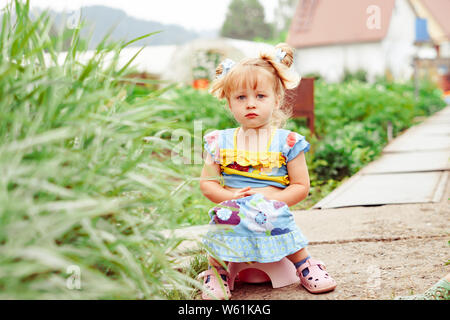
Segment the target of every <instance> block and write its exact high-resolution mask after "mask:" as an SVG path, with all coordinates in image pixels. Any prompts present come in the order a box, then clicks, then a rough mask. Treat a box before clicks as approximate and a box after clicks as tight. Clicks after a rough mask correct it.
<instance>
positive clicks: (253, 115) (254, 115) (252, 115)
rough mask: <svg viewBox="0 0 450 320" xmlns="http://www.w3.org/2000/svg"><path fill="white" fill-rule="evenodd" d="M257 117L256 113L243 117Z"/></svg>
mask: <svg viewBox="0 0 450 320" xmlns="http://www.w3.org/2000/svg"><path fill="white" fill-rule="evenodd" d="M257 116H258V115H257V114H256V113H248V114H246V115H245V117H246V118H254V117H257Z"/></svg>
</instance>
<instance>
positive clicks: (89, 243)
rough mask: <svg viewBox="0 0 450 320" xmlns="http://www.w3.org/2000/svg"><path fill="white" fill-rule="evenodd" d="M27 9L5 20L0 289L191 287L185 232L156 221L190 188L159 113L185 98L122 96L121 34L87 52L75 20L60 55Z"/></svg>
mask: <svg viewBox="0 0 450 320" xmlns="http://www.w3.org/2000/svg"><path fill="white" fill-rule="evenodd" d="M29 10H30V8H29V3H28V2H27V3H22V2H21V1H15V2H14V3H12V4H10V5H8V6H7V7H6V9H4V11H3V12H2V15H3V17H2V24H1V31H0V299H79V298H80V299H161V298H167V293H168V292H171V291H172V290H173V289H174V288H176V289H177V290H178V291H180V292H182V293H183V294H189V292H190V291H191V289H190V288H192V286H194V287H195V286H197V282H196V281H194V280H192V279H191V278H190V277H187V276H185V275H184V274H183V273H181V272H180V268H179V264H178V263H179V262H178V258H179V257H178V255H177V253H176V252H177V247H178V245H179V244H180V242H181V240H182V239H179V238H176V237H172V236H169V237H168V236H167V235H166V236H164V235H163V234H162V232H161V230H163V229H171V228H173V227H174V224H175V223H176V221H177V220H179V219H180V217H179V216H177V215H178V213H179V212H181V208H182V207H183V203H184V201H185V200H186V197H187V194H189V192H190V191H191V189H192V188H193V185H192V183H190V180H188V178H187V177H186V171H181V170H184V169H182V168H180V166H178V167H177V166H167V165H165V164H164V163H162V162H161V160H160V159H161V157H162V156H164V153H163V152H164V150H170V149H171V148H173V142H171V141H170V140H167V139H162V138H160V137H161V134H162V133H163V132H167V131H168V130H171V129H172V128H176V127H177V124H176V121H171V120H170V119H169V120H168V119H164V118H163V117H161V113H162V112H164V111H167V110H173V111H174V112H176V109H177V108H179V107H177V106H176V105H174V104H172V105H167V104H164V102H163V101H164V100H163V98H161V94H162V93H163V91H155V92H153V93H152V94H150V95H147V96H145V97H141V98H139V99H134V100H133V104H132V105H130V104H129V103H128V102H127V99H126V93H127V87H126V85H125V84H124V81H125V78H126V73H127V70H128V66H120V65H118V57H119V54H120V51H121V49H122V48H123V47H124V46H125V45H126V44H124V43H109V42H108V41H107V38H105V40H104V41H103V42H102V43H101V44H100V45H99V46H98V47H97V49H96V50H95V54H94V55H93V56H91V57H90V58H89V59H88V60H83V59H81V58H80V57H81V55H82V52H81V51H80V50H79V48H78V46H77V44H78V43H79V39H80V38H79V29H77V28H75V29H73V30H72V32H71V33H70V35H69V36H70V39H69V40H70V41H71V47H70V51H69V52H67V55H66V56H65V58H64V59H62V60H61V59H59V60H58V56H59V57H60V56H61V55H60V52H59V51H60V49H61V48H62V45H63V43H64V41H67V39H64V36H63V34H60V35H58V36H56V37H55V38H51V37H50V36H49V30H50V28H51V23H52V22H51V20H50V17H49V16H48V15H47V14H46V13H43V14H41V15H39V16H38V17H36V18H33V19H31V18H30V12H29ZM66 34H67V32H66ZM83 61H84V62H83ZM148 136H151V138H147V139H146V137H148Z"/></svg>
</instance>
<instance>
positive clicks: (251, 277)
mask: <svg viewBox="0 0 450 320" xmlns="http://www.w3.org/2000/svg"><path fill="white" fill-rule="evenodd" d="M228 272H229V281H228V283H229V286H230V290H233V289H234V281H235V280H236V277H239V280H240V281H243V282H247V283H264V282H269V281H271V282H272V287H273V288H281V287H284V286H288V285H291V284H293V283H296V282H298V281H300V279H299V277H298V276H297V270H296V269H295V266H294V264H293V263H292V262H291V261H290V260H289V259H288V258H283V259H281V260H280V261H277V262H269V263H259V262H254V263H247V262H230V263H229V264H228Z"/></svg>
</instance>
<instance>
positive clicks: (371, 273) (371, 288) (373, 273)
mask: <svg viewBox="0 0 450 320" xmlns="http://www.w3.org/2000/svg"><path fill="white" fill-rule="evenodd" d="M366 273H367V275H368V277H367V282H366V292H367V295H368V296H369V297H371V296H376V294H377V292H378V291H380V289H381V269H380V267H379V266H377V265H374V264H372V265H369V266H368V267H367V269H366Z"/></svg>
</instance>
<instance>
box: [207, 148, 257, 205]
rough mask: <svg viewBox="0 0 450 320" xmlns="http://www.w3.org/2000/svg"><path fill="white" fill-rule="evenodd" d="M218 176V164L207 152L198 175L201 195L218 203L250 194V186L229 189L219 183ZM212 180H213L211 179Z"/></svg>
mask: <svg viewBox="0 0 450 320" xmlns="http://www.w3.org/2000/svg"><path fill="white" fill-rule="evenodd" d="M219 176H220V165H219V164H217V163H215V162H214V161H213V160H212V157H211V155H210V154H209V153H208V154H207V156H206V160H205V164H204V166H203V169H202V173H201V175H200V179H201V180H200V190H201V191H202V193H203V195H204V196H205V197H207V198H208V199H209V200H211V201H212V202H214V203H220V202H222V201H225V200H231V199H238V198H242V197H246V196H249V195H252V194H253V192H251V191H250V187H247V188H243V189H239V190H237V191H230V190H227V189H225V188H224V187H222V186H221V185H220V182H219V180H218V177H219ZM212 178H213V179H214V180H213V179H212Z"/></svg>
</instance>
